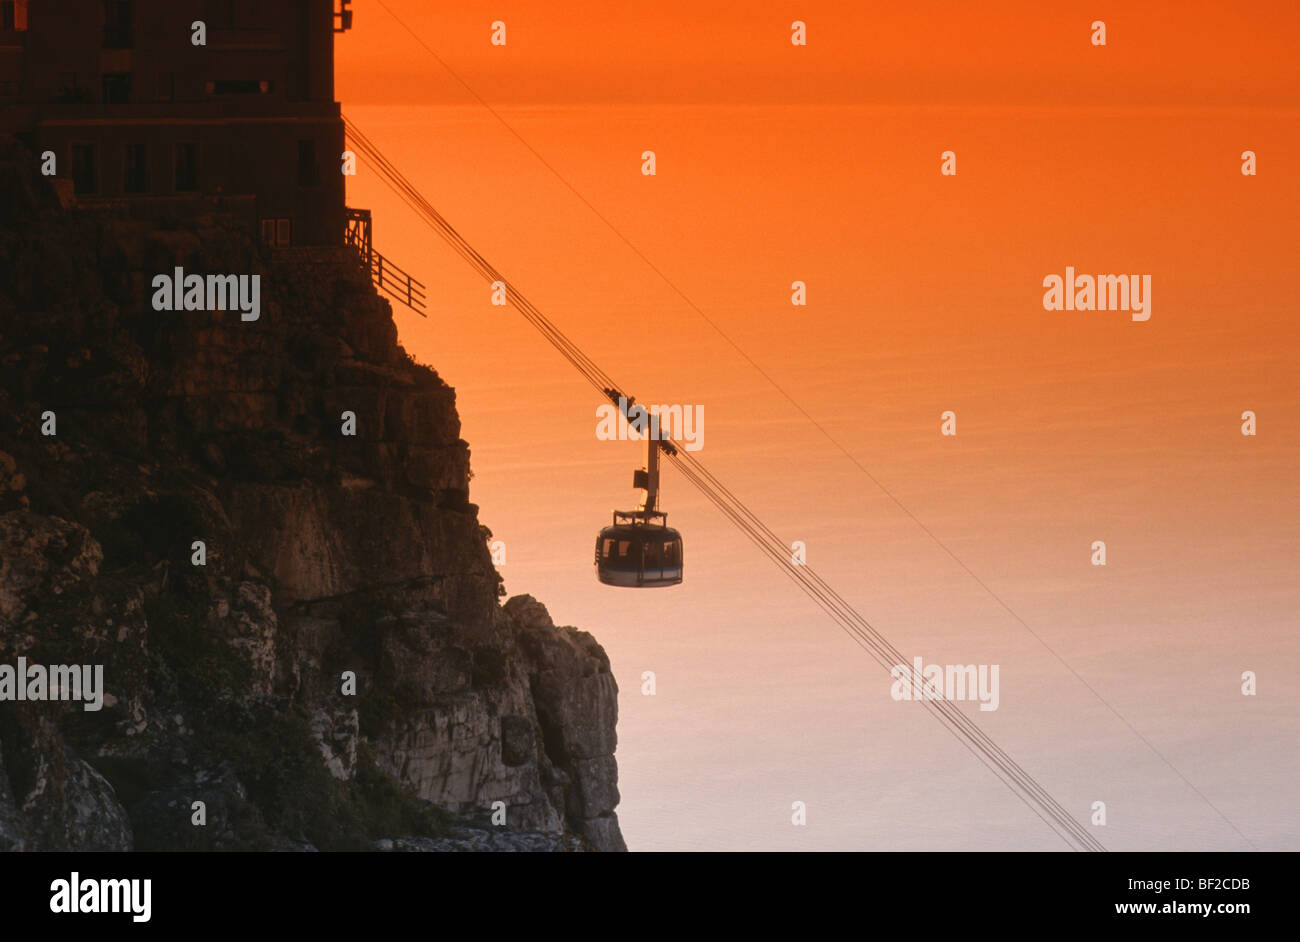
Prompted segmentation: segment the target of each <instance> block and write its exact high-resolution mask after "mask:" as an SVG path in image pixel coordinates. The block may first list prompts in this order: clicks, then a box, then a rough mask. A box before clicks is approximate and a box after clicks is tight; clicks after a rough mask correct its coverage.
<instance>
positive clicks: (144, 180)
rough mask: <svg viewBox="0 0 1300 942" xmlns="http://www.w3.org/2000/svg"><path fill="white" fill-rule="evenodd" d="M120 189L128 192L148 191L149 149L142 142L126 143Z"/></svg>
mask: <svg viewBox="0 0 1300 942" xmlns="http://www.w3.org/2000/svg"><path fill="white" fill-rule="evenodd" d="M122 189H124V190H125V191H126V192H128V193H148V192H149V149H148V148H147V147H146V146H145V145H144V144H127V145H126V160H125V162H124V174H123V180H122Z"/></svg>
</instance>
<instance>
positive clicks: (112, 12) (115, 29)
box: [104, 0, 131, 49]
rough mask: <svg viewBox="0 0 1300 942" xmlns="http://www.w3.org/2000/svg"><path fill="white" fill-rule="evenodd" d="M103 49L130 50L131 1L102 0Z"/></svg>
mask: <svg viewBox="0 0 1300 942" xmlns="http://www.w3.org/2000/svg"><path fill="white" fill-rule="evenodd" d="M104 48H105V49H130V48H131V0H104Z"/></svg>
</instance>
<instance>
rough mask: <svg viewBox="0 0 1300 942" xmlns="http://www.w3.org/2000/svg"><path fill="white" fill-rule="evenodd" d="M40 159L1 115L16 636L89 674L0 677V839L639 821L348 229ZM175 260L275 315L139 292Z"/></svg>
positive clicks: (6, 418) (0, 294)
mask: <svg viewBox="0 0 1300 942" xmlns="http://www.w3.org/2000/svg"><path fill="white" fill-rule="evenodd" d="M35 168H36V160H35V158H34V157H33V156H32V155H31V154H29V153H27V152H26V151H24V150H22V149H21V148H20V147H19V146H18V145H16V144H13V143H9V142H0V665H4V664H9V665H15V664H17V663H18V658H19V657H25V658H26V661H27V663H29V664H95V665H98V664H102V665H103V666H104V687H105V690H106V696H105V698H104V704H103V708H102V710H99V711H86V710H85V709H84V708H83V705H82V704H81V703H77V702H62V701H54V702H50V701H37V702H33V701H31V700H27V701H22V702H16V701H12V700H5V701H0V848H5V849H113V850H125V849H131V848H134V849H166V848H188V849H239V848H244V849H299V848H301V849H310V848H313V847H315V848H321V849H333V848H352V847H371V846H375V847H383V848H389V847H393V846H396V847H397V848H398V849H420V848H440V847H447V846H465V847H480V846H482V847H499V846H515V845H512V843H511V840H510V837H509V835H510V834H514V833H519V836H520V839H521V843H518V844H517V846H521V847H526V848H529V849H532V848H538V847H546V848H554V849H568V848H572V847H590V848H594V849H600V850H614V849H623V840H622V837H621V835H620V833H619V829H618V822H617V818H616V816H615V814H614V808H615V806H616V804H617V803H618V790H617V784H616V778H617V775H616V767H615V762H614V747H615V719H616V714H617V702H616V692H617V691H616V687H615V683H614V678H613V675H612V674H611V673H610V666H609V660H608V658H607V657H606V656H605V653H604V651H603V650H602V649H601V647H600V645H599V644H598V643H597V642H596V641H595V639H594V638H592V636H591V635H589V634H587V633H585V632H582V631H577V630H574V629H572V628H559V627H556V626H555V625H554V624H553V623H552V622H551V619H550V617H549V616H548V615H547V613H546V610H545V609H544V608H543V607H542V605H541V604H539V603H538V602H536V601H535V600H533V599H532V598H530V597H527V596H524V597H519V598H514V599H511V600H510V601H508V602H507V603H506V604H505V605H501V604H500V599H499V596H500V594H501V581H500V578H499V577H498V575H497V573H496V572H495V570H494V569H493V566H492V563H491V559H490V556H489V552H488V548H487V545H486V538H487V536H489V534H488V533H487V531H486V530H485V528H484V527H482V526H481V525H480V524H479V522H478V518H477V508H476V507H475V506H474V505H473V504H471V503H470V502H469V478H470V471H469V449H468V446H467V445H466V443H465V442H464V441H462V440H461V438H460V424H459V420H458V417H457V414H456V407H455V394H454V392H453V390H452V389H451V388H450V387H449V386H447V384H446V383H444V382H443V381H442V380H441V379H440V378H439V377H438V375H437V374H436V373H435V372H434V371H433V370H431V369H429V368H428V367H426V366H422V365H419V364H417V363H415V362H413V361H412V359H411V358H410V357H408V356H407V354H406V353H405V352H404V351H403V349H402V348H401V346H399V344H398V342H397V335H396V330H395V328H394V325H393V320H392V316H391V311H390V309H389V307H388V304H387V302H385V301H383V300H381V299H380V298H379V297H377V296H376V294H375V292H374V290H373V289H372V287H371V286H370V284H369V282H368V280H367V277H366V276H365V274H364V273H363V272H362V271H361V270H360V268H359V266H358V265H357V263H356V260H355V256H349V255H348V254H347V251H346V250H344V249H337V250H330V249H325V250H316V251H312V250H291V251H289V252H284V253H280V254H276V255H273V254H271V253H270V252H268V251H267V250H265V249H263V248H261V247H260V246H258V245H257V244H256V243H255V242H254V241H253V240H251V239H250V238H249V237H248V235H247V234H243V233H240V232H239V231H237V230H236V229H235V228H234V227H233V226H231V225H229V224H228V222H227V221H226V220H224V219H223V217H222V213H221V211H220V207H213V210H212V212H211V214H210V215H208V216H205V217H203V218H200V219H198V220H195V219H193V218H189V219H187V220H185V221H179V220H172V221H169V220H168V219H166V218H165V211H163V212H160V213H158V216H159V218H157V219H155V220H153V221H151V222H148V223H145V222H140V221H138V220H133V219H128V218H126V217H125V215H124V214H123V213H121V212H117V211H114V209H113V208H112V207H108V208H105V209H102V210H100V211H96V212H91V211H87V210H85V209H82V210H77V211H65V210H64V209H63V208H62V207H61V205H60V204H59V201H58V199H57V198H56V197H55V195H54V193H53V191H52V190H51V189H50V187H49V186H48V184H47V182H46V181H45V180H43V179H42V178H41V177H39V176H38V175H36V173H35ZM177 267H181V268H183V269H184V270H185V271H186V272H193V273H200V274H205V273H208V274H211V273H243V274H247V275H253V274H256V275H258V276H260V284H261V315H260V317H259V319H258V320H256V321H251V322H249V321H244V320H242V319H241V317H240V315H239V313H238V312H237V311H213V312H208V311H155V310H154V309H153V306H152V304H151V298H152V295H153V290H152V287H151V279H152V278H153V277H154V275H156V274H159V273H171V272H172V271H173V270H174V269H175V268H177ZM345 413H351V414H352V415H353V416H354V417H355V435H348V434H344V431H345V428H344V423H345V421H346V419H345V416H344V414H345ZM51 432H52V434H50V433H51ZM199 543H201V544H202V546H201V547H200V546H198V544H199ZM197 563H201V564H197ZM196 802H201V803H202V805H201V806H198V805H196V804H195V803H196ZM498 802H499V803H503V804H496V803H498ZM494 809H495V810H496V812H497V819H496V821H492V820H491V818H492V814H493V811H494ZM502 809H504V813H505V821H506V823H505V825H504V827H502V826H500V824H499V821H500V813H501V810H502ZM200 818H201V819H202V820H203V822H204V823H201V824H200V823H195V822H196V821H198V820H199V819H200ZM467 827H469V828H470V830H468V831H467V830H466V828H467ZM485 829H486V830H485ZM522 832H527V833H522ZM467 834H468V835H469V837H466V836H465V835H467ZM457 835H460V836H459V837H458V836H457ZM475 835H485V836H482V837H476V836H475ZM525 838H526V839H525ZM457 841H459V842H460V843H459V844H457ZM394 842H396V844H395V843H394Z"/></svg>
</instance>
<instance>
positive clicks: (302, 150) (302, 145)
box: [298, 140, 320, 186]
mask: <svg viewBox="0 0 1300 942" xmlns="http://www.w3.org/2000/svg"><path fill="white" fill-rule="evenodd" d="M318 183H320V165H319V164H317V162H316V142H315V141H313V140H301V141H299V142H298V185H299V186H315V185H316V184H318Z"/></svg>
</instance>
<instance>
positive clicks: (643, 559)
mask: <svg viewBox="0 0 1300 942" xmlns="http://www.w3.org/2000/svg"><path fill="white" fill-rule="evenodd" d="M596 575H597V576H598V577H599V579H600V581H601V582H603V583H605V585H618V586H628V587H632V588H641V589H646V588H654V587H656V586H667V585H677V584H678V583H680V582H681V581H682V537H681V534H679V533H678V532H677V531H676V530H674V529H673V528H672V527H670V526H668V515H667V514H662V513H646V512H643V511H630V512H621V511H617V510H616V511H614V520H613V524H612V525H611V526H608V527H605V528H604V529H603V530H601V531H600V535H599V536H597V537H596Z"/></svg>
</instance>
